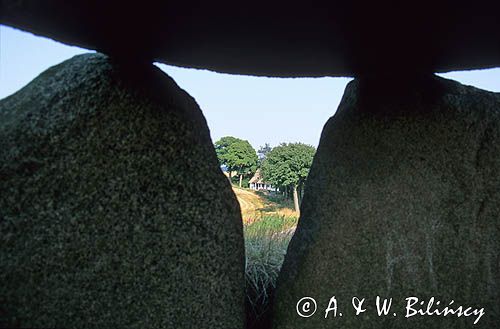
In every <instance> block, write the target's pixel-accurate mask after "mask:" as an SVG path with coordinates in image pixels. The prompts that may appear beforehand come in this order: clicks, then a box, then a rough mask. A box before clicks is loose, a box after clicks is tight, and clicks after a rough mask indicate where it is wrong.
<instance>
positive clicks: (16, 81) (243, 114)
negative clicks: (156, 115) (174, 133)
mask: <svg viewBox="0 0 500 329" xmlns="http://www.w3.org/2000/svg"><path fill="white" fill-rule="evenodd" d="M87 52H91V51H90V50H87V49H82V48H78V47H71V46H67V45H64V44H61V43H58V42H56V41H53V40H51V39H47V38H43V37H38V36H35V35H33V34H31V33H26V32H22V31H20V30H16V29H13V28H10V27H6V26H0V99H2V98H4V97H6V96H9V95H11V94H12V93H14V92H16V91H17V90H19V89H21V88H22V87H23V86H25V85H26V84H27V83H29V82H30V81H31V80H33V79H34V78H35V77H36V76H38V75H39V74H40V73H42V72H43V71H45V70H46V69H47V68H49V67H51V66H53V65H56V64H58V63H60V62H62V61H64V60H66V59H69V58H71V57H73V56H75V55H78V54H83V53H87ZM157 65H158V67H159V68H160V69H162V70H163V71H165V72H166V73H167V74H168V75H170V76H171V77H172V78H173V79H174V80H175V81H176V82H177V84H178V85H179V86H180V87H181V88H182V89H184V90H186V91H187V92H188V93H189V94H190V95H191V96H193V97H194V98H195V99H196V101H197V103H198V105H199V106H200V108H201V110H202V111H203V114H204V115H205V118H206V119H207V122H208V126H209V128H210V133H211V137H212V141H213V142H215V141H217V140H218V139H219V138H221V137H223V136H235V137H238V138H242V139H245V140H248V141H249V142H250V144H252V146H254V148H256V149H258V148H259V147H260V146H262V145H264V144H265V143H269V144H271V146H276V145H278V144H279V143H281V142H302V143H306V144H310V145H313V146H317V145H318V142H319V137H320V134H321V130H322V128H323V125H324V124H325V123H326V121H327V120H328V118H329V117H331V116H332V115H333V114H334V113H335V111H336V109H337V107H338V105H339V103H340V100H341V98H342V94H343V92H344V89H345V86H346V84H347V83H348V82H349V81H350V80H351V79H348V78H330V77H325V78H265V77H252V76H243V75H230V74H221V73H215V72H211V71H207V70H196V69H185V68H179V67H174V66H168V65H164V64H157ZM440 75H441V76H443V77H445V78H449V79H454V80H457V81H459V82H461V83H463V84H467V85H472V86H475V87H478V88H482V89H486V90H490V91H495V92H500V68H495V69H489V70H475V71H461V72H450V73H446V74H440Z"/></svg>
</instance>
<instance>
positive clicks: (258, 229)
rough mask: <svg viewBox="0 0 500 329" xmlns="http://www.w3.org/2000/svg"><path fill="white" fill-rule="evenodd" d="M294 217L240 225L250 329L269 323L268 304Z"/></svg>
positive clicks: (271, 297) (295, 222)
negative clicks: (242, 234) (244, 258)
mask: <svg viewBox="0 0 500 329" xmlns="http://www.w3.org/2000/svg"><path fill="white" fill-rule="evenodd" d="M296 225H297V218H296V217H285V216H279V215H275V216H266V217H263V218H262V219H260V220H258V221H256V222H253V223H250V224H247V225H245V226H244V227H243V233H244V236H245V251H246V270H245V278H246V296H247V297H246V298H247V300H246V305H247V324H248V327H249V328H260V327H264V325H263V323H265V322H267V321H269V322H270V318H269V317H270V305H271V304H272V299H273V297H274V291H275V289H276V281H277V278H278V274H279V271H280V269H281V265H282V264H283V260H284V257H285V254H286V250H287V247H288V243H289V242H290V239H291V237H292V235H293V232H294V228H295V226H296Z"/></svg>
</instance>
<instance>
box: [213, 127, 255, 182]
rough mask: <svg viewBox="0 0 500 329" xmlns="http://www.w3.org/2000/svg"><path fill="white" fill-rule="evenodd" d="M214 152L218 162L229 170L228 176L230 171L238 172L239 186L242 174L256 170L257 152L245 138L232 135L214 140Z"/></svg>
mask: <svg viewBox="0 0 500 329" xmlns="http://www.w3.org/2000/svg"><path fill="white" fill-rule="evenodd" d="M215 152H216V153H217V158H218V159H219V162H220V163H221V164H222V165H224V166H226V168H227V170H228V171H229V178H231V172H232V171H236V172H237V173H238V175H239V176H240V182H239V186H240V187H241V183H242V181H243V176H244V175H250V174H252V173H254V172H255V170H257V160H258V159H257V153H256V152H255V149H254V148H253V147H252V145H250V143H249V142H248V141H246V140H242V139H239V138H236V137H232V136H226V137H222V138H221V139H220V140H218V141H217V142H215Z"/></svg>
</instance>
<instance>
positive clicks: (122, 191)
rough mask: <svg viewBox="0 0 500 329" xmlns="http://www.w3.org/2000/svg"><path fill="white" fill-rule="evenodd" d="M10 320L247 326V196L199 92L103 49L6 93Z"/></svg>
mask: <svg viewBox="0 0 500 329" xmlns="http://www.w3.org/2000/svg"><path fill="white" fill-rule="evenodd" d="M0 195H1V198H0V245H1V248H0V299H1V302H0V308H1V312H0V326H1V327H4V326H7V327H12V326H17V325H20V326H22V327H37V328H39V327H44V328H49V327H51V328H54V327H56V328H228V329H235V328H243V325H244V324H243V322H244V247H243V237H242V223H241V215H240V211H239V206H238V203H237V201H236V198H235V196H234V194H233V193H232V191H231V188H230V185H229V182H228V181H227V179H226V178H225V177H224V176H223V174H222V172H221V171H220V169H219V165H218V162H217V159H216V155H215V152H214V150H213V145H212V143H211V139H210V135H209V130H208V128H207V125H206V122H205V119H204V117H203V115H202V113H201V111H200V109H199V107H198V105H197V104H196V102H195V101H194V99H193V98H191V97H190V96H189V95H188V94H187V93H186V92H184V91H183V90H182V89H180V88H179V87H178V86H177V85H176V84H175V82H174V81H173V80H171V79H170V78H169V77H168V76H166V75H165V74H164V73H162V72H161V71H160V70H159V69H157V68H156V67H154V66H153V65H149V64H145V65H144V66H142V65H135V66H133V67H130V66H129V65H127V64H125V63H118V62H114V61H112V60H110V59H109V58H107V57H106V56H104V55H100V54H86V55H81V56H77V57H74V58H72V59H70V60H67V61H65V62H63V63H62V64H59V65H57V66H54V67H52V68H50V69H48V70H47V71H45V72H44V73H42V74H41V75H40V76H39V77H37V78H36V79H35V80H34V81H32V82H31V83H30V84H28V85H27V86H26V87H24V88H23V89H21V90H20V91H19V92H17V93H15V94H14V95H12V96H10V97H8V98H5V99H3V100H2V101H0Z"/></svg>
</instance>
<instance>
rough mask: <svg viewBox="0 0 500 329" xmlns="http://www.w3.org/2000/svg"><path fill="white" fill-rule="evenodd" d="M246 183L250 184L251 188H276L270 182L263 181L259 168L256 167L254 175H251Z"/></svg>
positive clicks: (269, 189) (268, 189)
mask: <svg viewBox="0 0 500 329" xmlns="http://www.w3.org/2000/svg"><path fill="white" fill-rule="evenodd" d="M248 183H249V185H250V186H249V187H250V189H252V190H256V191H259V190H266V191H276V188H274V187H273V186H272V185H271V184H269V183H266V182H264V180H263V179H262V175H261V173H260V169H257V171H256V172H255V175H253V177H252V178H251V179H250V181H249V182H248Z"/></svg>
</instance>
